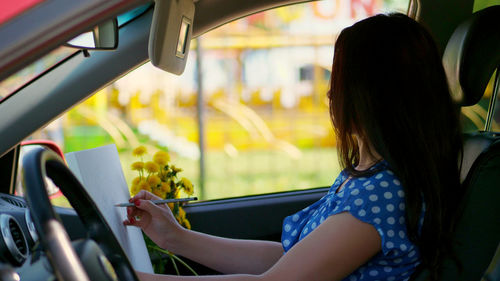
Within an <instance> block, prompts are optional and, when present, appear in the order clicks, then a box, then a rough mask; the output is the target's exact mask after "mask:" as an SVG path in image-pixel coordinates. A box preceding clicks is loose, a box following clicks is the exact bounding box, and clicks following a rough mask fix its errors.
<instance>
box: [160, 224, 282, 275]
mask: <svg viewBox="0 0 500 281" xmlns="http://www.w3.org/2000/svg"><path fill="white" fill-rule="evenodd" d="M169 244H170V245H171V246H170V247H169V250H170V251H172V252H174V253H176V254H179V255H181V256H184V257H186V258H188V259H191V260H193V261H196V262H198V263H200V264H203V265H205V266H208V267H210V268H212V269H215V270H217V271H219V272H222V273H226V274H227V273H248V274H261V273H264V272H265V271H267V270H268V269H269V268H271V266H273V265H274V264H275V263H276V262H277V261H278V260H279V259H280V257H281V256H282V255H283V247H282V246H281V243H278V242H271V241H257V240H243V239H229V238H222V237H217V236H213V235H208V234H204V233H200V232H196V231H191V230H184V231H183V233H182V234H181V235H179V236H178V240H177V241H172V242H171V243H169Z"/></svg>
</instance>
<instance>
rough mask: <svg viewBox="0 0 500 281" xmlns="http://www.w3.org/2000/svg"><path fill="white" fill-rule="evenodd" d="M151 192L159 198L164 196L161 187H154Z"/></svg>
mask: <svg viewBox="0 0 500 281" xmlns="http://www.w3.org/2000/svg"><path fill="white" fill-rule="evenodd" d="M153 194H154V195H156V196H158V197H160V198H165V192H164V191H162V190H161V189H157V188H156V189H155V190H154V191H153Z"/></svg>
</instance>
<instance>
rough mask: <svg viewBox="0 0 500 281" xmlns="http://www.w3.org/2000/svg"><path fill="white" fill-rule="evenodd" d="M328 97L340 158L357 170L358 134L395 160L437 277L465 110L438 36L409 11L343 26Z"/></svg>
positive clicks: (447, 243)
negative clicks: (455, 95)
mask: <svg viewBox="0 0 500 281" xmlns="http://www.w3.org/2000/svg"><path fill="white" fill-rule="evenodd" d="M329 100H330V116H331V118H332V122H333V124H334V127H335V132H336V135H337V145H338V149H339V155H340V161H341V165H342V166H343V167H345V168H346V169H347V170H349V171H351V172H352V173H354V174H356V170H355V169H354V167H355V166H356V165H357V164H358V162H359V148H358V146H357V141H356V139H355V137H354V134H355V135H356V137H359V138H361V139H362V140H364V141H365V143H368V144H371V147H372V149H373V150H375V151H376V152H377V153H378V154H379V155H380V156H381V157H382V158H383V159H384V160H386V161H387V162H388V164H389V166H390V168H391V169H392V170H393V171H394V173H395V175H396V176H397V177H398V178H399V179H400V181H401V183H402V186H403V188H404V192H405V200H406V202H405V204H406V226H407V231H408V235H409V237H410V239H411V240H412V241H413V242H414V243H415V244H416V245H417V246H418V247H419V250H420V254H421V265H420V267H419V270H421V269H428V270H429V271H430V273H431V274H430V279H432V280H437V278H439V275H440V272H441V269H442V264H443V259H444V258H445V257H447V256H450V255H453V251H452V245H451V243H452V242H451V241H452V239H451V236H452V232H453V229H454V225H455V223H456V221H457V219H458V216H459V215H458V213H459V212H458V206H459V205H460V204H459V202H461V200H462V196H463V191H462V187H461V184H460V176H459V175H460V172H459V171H460V167H459V163H460V162H461V161H460V158H461V154H462V149H463V148H462V146H463V142H462V134H461V127H460V121H459V109H458V106H456V105H455V104H453V102H452V100H451V97H450V93H449V89H448V84H447V80H446V76H445V72H444V69H443V66H442V64H441V58H440V55H439V52H438V50H437V47H436V45H435V43H434V40H433V39H432V37H431V35H430V34H429V33H428V32H427V31H426V29H425V28H424V27H423V26H421V25H420V24H419V23H417V22H416V21H414V20H412V19H410V18H409V17H407V16H405V15H402V14H390V15H377V16H374V17H371V18H368V19H365V20H362V21H360V22H358V23H356V24H354V25H353V26H351V27H348V28H346V29H344V30H343V31H342V32H341V33H340V35H339V37H338V39H337V41H336V43H335V55H334V60H333V68H332V76H331V88H330V93H329ZM424 202H425V204H424ZM424 205H425V215H424V222H423V226H422V227H421V229H420V227H419V221H420V217H421V214H422V211H423V206H424Z"/></svg>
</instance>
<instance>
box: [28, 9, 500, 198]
mask: <svg viewBox="0 0 500 281" xmlns="http://www.w3.org/2000/svg"><path fill="white" fill-rule="evenodd" d="M407 8H408V0H325V1H318V2H313V3H304V4H300V5H294V6H290V7H282V8H279V9H275V10H272V11H268V12H263V13H259V14H255V15H252V16H250V17H246V18H243V19H240V20H238V21H235V22H232V23H230V24H227V25H225V26H222V27H220V28H217V29H215V30H213V31H211V32H209V33H206V34H204V35H203V36H200V37H199V38H197V39H195V40H193V42H192V43H191V48H192V50H191V52H190V53H189V58H188V64H187V67H186V70H185V72H184V73H183V74H182V75H181V76H176V75H172V74H169V73H166V72H163V71H161V70H159V69H156V68H155V67H154V66H152V65H151V64H150V63H146V64H144V65H142V66H140V67H139V68H137V69H136V70H134V71H132V72H130V73H128V74H126V75H125V76H124V77H123V78H121V79H119V80H117V81H115V82H114V83H112V84H110V85H109V86H108V87H106V88H104V89H102V90H100V91H99V92H97V93H96V94H94V95H93V96H92V97H91V98H89V99H87V100H86V101H84V102H83V103H81V104H80V105H78V106H76V107H74V108H73V109H71V110H70V111H68V112H67V113H66V114H64V115H63V116H61V117H60V118H59V119H57V120H56V121H54V122H52V123H51V124H49V125H48V126H47V127H46V128H44V129H43V130H40V131H39V132H37V133H36V134H34V135H33V136H32V137H31V138H33V139H51V140H54V141H55V142H57V143H58V144H59V145H60V146H61V148H62V149H63V151H64V152H69V151H77V150H83V149H89V148H94V147H98V146H102V145H107V144H110V143H114V144H115V145H116V147H117V148H118V151H119V153H120V158H121V161H122V166H123V170H124V174H125V177H126V179H127V182H129V183H130V181H131V179H132V178H133V177H134V176H136V174H135V173H134V172H133V171H131V168H130V164H131V163H132V162H133V161H136V159H134V158H133V156H132V153H131V151H132V149H134V148H135V147H137V146H139V145H144V146H146V147H147V148H148V150H149V154H150V155H152V154H153V153H154V152H155V151H156V150H158V149H165V150H168V151H169V153H170V155H171V160H172V161H171V162H172V163H173V164H174V165H176V166H177V167H180V168H182V169H183V170H184V171H183V172H181V174H180V176H184V177H187V178H189V179H190V180H191V181H192V182H193V183H194V185H195V195H196V196H198V197H199V198H201V199H205V200H209V199H217V198H227V197H235V196H243V195H251V194H261V193H270V192H280V191H287V190H294V189H303V188H313V187H322V186H329V185H331V183H332V182H333V180H334V179H335V177H336V175H337V174H338V172H339V171H340V167H339V164H338V160H337V153H336V149H335V136H334V133H333V130H332V126H331V121H330V118H329V111H328V102H327V98H326V92H327V90H328V88H329V79H330V69H331V65H332V60H333V44H334V42H335V39H336V36H337V35H338V33H339V32H340V31H341V30H342V29H343V28H345V27H346V26H349V25H351V24H353V23H354V22H355V21H358V20H360V19H363V18H366V17H368V16H371V15H374V14H377V13H381V12H395V11H399V12H403V13H405V12H406V10H407ZM68 52H74V50H71V49H70V50H68V49H66V48H61V49H58V50H56V51H54V52H53V53H52V55H53V57H54V59H53V61H47V60H45V61H40V62H38V63H39V64H48V63H54V62H55V61H57V60H58V59H59V57H63V56H65V55H67V53H68ZM36 67H37V66H36V64H35V65H34V66H33V69H36ZM42 68H45V65H43V67H42ZM487 91H488V90H487ZM489 91H490V92H491V89H489ZM485 109H487V100H486V101H485V102H482V103H481V104H480V105H478V106H475V107H472V108H466V109H465V110H464V124H465V125H466V129H470V130H472V129H476V128H480V127H481V126H483V125H482V123H481V122H483V123H484V117H485V115H486V110H485ZM494 126H497V125H496V124H494ZM497 128H498V126H497Z"/></svg>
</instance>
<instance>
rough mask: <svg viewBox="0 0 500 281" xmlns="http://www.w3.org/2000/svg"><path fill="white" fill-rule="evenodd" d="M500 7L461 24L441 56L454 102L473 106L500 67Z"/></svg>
mask: <svg viewBox="0 0 500 281" xmlns="http://www.w3.org/2000/svg"><path fill="white" fill-rule="evenodd" d="M499 22H500V5H497V6H492V7H489V8H486V9H484V10H481V11H478V12H476V13H474V14H473V15H472V17H471V18H469V19H468V20H467V21H465V22H463V23H462V24H460V25H459V26H458V27H457V29H456V30H455V32H454V33H453V35H452V36H451V38H450V40H449V41H448V44H447V46H446V49H445V52H444V55H443V65H444V69H445V71H446V76H447V77H448V83H449V84H450V90H451V93H452V96H453V99H454V100H455V102H457V103H458V104H459V105H462V106H468V105H474V104H476V103H477V102H478V101H479V100H480V99H481V97H482V96H483V94H484V91H485V89H486V86H487V84H488V81H489V80H490V78H491V76H492V75H493V72H494V70H495V69H496V68H497V67H499V66H500V25H499Z"/></svg>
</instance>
